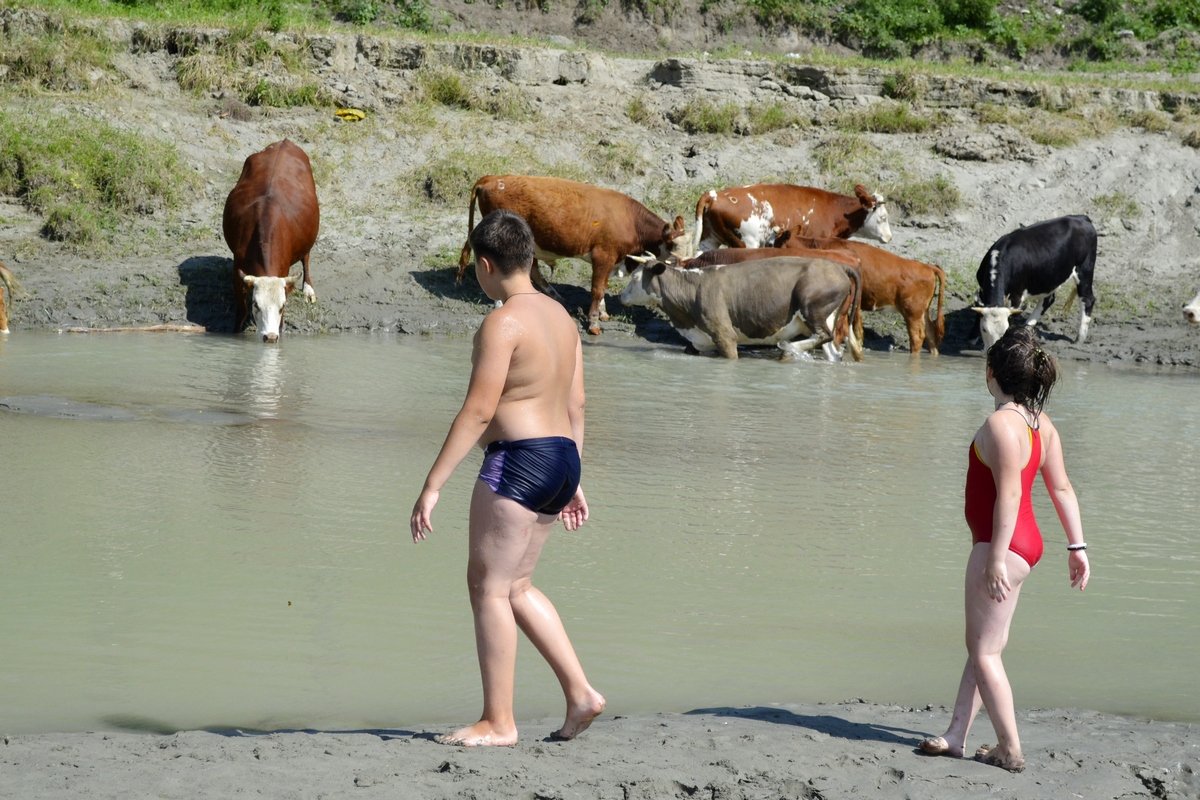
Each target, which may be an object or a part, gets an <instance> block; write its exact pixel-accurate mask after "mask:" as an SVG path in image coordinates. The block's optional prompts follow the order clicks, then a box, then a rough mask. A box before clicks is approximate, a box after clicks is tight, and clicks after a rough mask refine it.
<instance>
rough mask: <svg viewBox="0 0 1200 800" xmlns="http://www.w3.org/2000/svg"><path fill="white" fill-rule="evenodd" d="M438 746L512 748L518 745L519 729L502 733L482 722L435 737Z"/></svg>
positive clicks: (489, 724) (488, 723) (490, 724)
mask: <svg viewBox="0 0 1200 800" xmlns="http://www.w3.org/2000/svg"><path fill="white" fill-rule="evenodd" d="M433 740H434V741H435V742H437V743H438V744H449V745H456V746H458V747H512V746H513V745H515V744H516V743H517V729H516V728H513V729H512V731H510V732H501V731H497V730H495V729H494V728H492V723H490V722H487V721H486V720H480V721H479V722H476V723H475V724H474V725H468V726H467V727H465V728H459V729H458V730H456V731H455V732H454V733H443V734H442V735H440V736H435V737H433Z"/></svg>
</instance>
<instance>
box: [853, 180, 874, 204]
mask: <svg viewBox="0 0 1200 800" xmlns="http://www.w3.org/2000/svg"><path fill="white" fill-rule="evenodd" d="M854 196H855V197H857V198H858V202H860V203H862V205H863V208H874V207H875V195H873V194H871V193H870V192H868V191H867V187H865V186H863V185H862V184H861V183H860V184H857V185H856V186H855V187H854Z"/></svg>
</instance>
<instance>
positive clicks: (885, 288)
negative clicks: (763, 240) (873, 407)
mask: <svg viewBox="0 0 1200 800" xmlns="http://www.w3.org/2000/svg"><path fill="white" fill-rule="evenodd" d="M792 247H802V248H809V249H817V250H832V251H835V252H837V251H841V252H847V253H850V254H852V255H855V256H857V257H858V260H859V264H860V267H859V269H860V270H861V272H862V279H863V289H862V307H863V310H864V311H875V310H877V309H880V308H887V307H888V306H892V307H894V308H895V309H896V310H897V311H899V312H900V315H901V316H903V317H904V322H905V325H907V326H908V347H909V351H910V352H912V353H914V354H915V353H919V352H921V346H922V345H923V344H926V343H927V344H928V345H929V352H930V353H932V354H933V355H937V353H938V347H939V346H941V343H942V338H943V337H944V336H945V335H946V318H945V317H944V316H943V314H942V304H943V302H944V300H945V293H946V273H945V272H943V271H942V268H941V267H939V266H937V265H935V264H926V263H925V262H923V261H914V260H912V259H910V258H903V257H901V256H898V255H896V254H895V253H891V252H889V251H887V250H884V249H882V248H879V247H874V246H873V245H869V244H867V243H866V242H856V241H854V240H853V239H811V238H806V237H792V238H789V239H788V240H787V241H786V242H784V246H783V248H781V250H780V252H784V253H788V252H791V250H790V248H792ZM935 292H936V293H937V313H936V316H934V317H933V318H932V320H930V321H931V322H932V323H933V327H932V329H931V330H929V331H928V334H929V335H928V338H927V337H926V332H927V329H926V315H927V314H928V313H929V304H930V303H931V302H933V295H934V293H935ZM859 325H860V327H859V328H858V335H859V338H860V339H861V338H862V327H861V325H862V322H861V317H860V321H859Z"/></svg>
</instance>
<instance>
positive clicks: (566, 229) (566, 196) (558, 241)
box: [458, 175, 683, 335]
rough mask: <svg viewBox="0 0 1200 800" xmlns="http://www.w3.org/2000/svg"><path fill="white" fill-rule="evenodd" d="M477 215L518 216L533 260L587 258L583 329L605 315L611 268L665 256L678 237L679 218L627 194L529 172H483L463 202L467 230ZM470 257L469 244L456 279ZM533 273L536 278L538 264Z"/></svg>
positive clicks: (595, 328) (591, 329) (595, 327)
mask: <svg viewBox="0 0 1200 800" xmlns="http://www.w3.org/2000/svg"><path fill="white" fill-rule="evenodd" d="M476 204H478V206H479V213H480V215H481V216H486V215H487V214H490V213H491V212H493V211H495V210H496V209H498V208H502V209H505V210H507V211H512V212H513V213H515V214H519V215H520V216H521V217H523V218H524V219H525V221H526V222H528V223H529V227H530V228H531V229H532V230H533V239H534V244H535V247H536V251H535V252H536V255H537V258H539V259H541V260H543V261H545V262H546V263H547V264H548V265H550V268H551V269H553V268H554V264H555V262H556V261H557V260H558V259H560V258H582V259H584V260H585V261H590V262H592V304H591V307H590V308H589V309H588V333H590V334H593V335H596V334H599V333H600V321H601V320H607V319H608V311H607V309H605V307H604V292H605V290H606V289H607V288H608V276H609V274H611V273H612V270H613V267H614V266H615V265H616V264H617V263H619V262H622V261H623V260H624V259H625V257H626V256H629V255H634V254H641V253H645V252H649V253H651V254H653V255H654V256H656V257H660V258H666V257H667V256H669V255H670V254H671V251H672V250H673V248H674V247H675V242H676V240H677V239H679V237H681V236H683V217H676V218H675V224H674V225H673V226H672V225H668V224H667V223H666V222H665V221H663V220H662V219H661V218H660V217H658V216H657V215H656V214H654V213H653V212H652V211H650V209H648V208H646V207H645V206H644V205H642V204H641V203H639V202H638V201H636V200H634V199H633V198H632V197H629V196H628V195H624V194H621V193H620V192H616V191H613V190H612V189H603V188H600V187H599V186H592V185H591V184H587V183H577V182H575V181H568V180H564V179H562V178H545V177H535V176H528V175H485V176H484V177H482V178H480V179H479V180H478V181H476V182H475V188H473V189H472V190H471V202H470V203H469V205H468V217H467V232H468V234H469V233H470V231H471V230H472V229H473V228H474V227H475V206H476ZM470 259H471V242H470V240H469V239H468V241H467V243H466V244H465V245H463V249H462V255H461V256H460V257H459V260H458V279H459V280H460V281H461V280H462V276H463V273H464V272H466V269H467V264H468V263H469V262H470ZM533 277H534V278H535V280H538V281H540V273H539V272H538V265H537V262H536V261H535V262H534V264H533Z"/></svg>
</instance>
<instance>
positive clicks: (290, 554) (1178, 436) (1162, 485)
mask: <svg viewBox="0 0 1200 800" xmlns="http://www.w3.org/2000/svg"><path fill="white" fill-rule="evenodd" d="M468 357H469V342H468V341H466V340H457V339H456V340H436V339H417V338H411V337H410V338H402V337H371V336H341V337H337V336H325V337H293V338H289V339H287V340H285V341H284V343H283V344H282V346H280V347H275V348H269V347H264V346H263V345H261V344H260V343H258V342H255V341H253V340H252V339H250V338H246V339H232V338H222V337H207V336H175V335H108V336H92V337H86V336H69V335H68V336H56V335H50V334H36V333H22V334H21V335H19V336H18V335H13V336H12V337H10V338H9V339H8V340H6V341H0V403H3V404H4V405H5V408H4V409H0V442H2V443H3V445H2V447H3V453H4V455H5V459H4V460H5V470H4V474H3V477H2V479H0V531H2V532H3V533H2V535H0V607H2V608H3V610H4V611H3V614H2V615H0V652H2V656H0V730H3V731H5V732H12V733H16V732H22V731H60V730H61V731H67V730H85V729H97V728H100V729H103V728H115V727H134V728H146V729H155V730H157V729H162V730H170V729H178V728H195V727H206V726H221V727H225V726H239V727H257V728H279V727H306V728H307V727H312V728H344V727H362V726H383V727H392V728H403V727H405V726H419V725H422V724H429V725H435V726H436V725H440V724H448V723H452V722H460V721H463V720H466V719H468V718H472V719H473V718H474V717H473V716H472V715H473V714H476V713H477V712H478V704H479V688H478V676H477V672H476V664H475V655H474V650H473V638H472V628H471V618H470V612H469V607H468V605H467V601H466V595H465V591H464V585H463V572H464V563H465V524H464V523H465V515H466V505H467V497H468V494H469V491H470V488H471V484H472V476H473V473H474V471H475V469H477V467H478V462H479V457H478V456H475V455H473V456H472V457H471V458H469V459H468V461H467V462H466V463H464V464H463V466H462V467H461V468H460V470H459V473H458V475H456V477H455V479H454V480H452V481H451V483H450V485H449V486H448V487H447V489H446V491H444V492H443V498H442V502H441V505H440V506H439V509H438V512H437V514H436V515H435V528H436V530H435V533H434V535H433V536H432V538H431V540H430V541H428V542H426V543H424V544H422V545H419V546H414V545H413V544H412V543H411V542H410V541H409V537H408V535H407V530H406V528H407V517H408V512H409V510H410V508H411V505H412V502H413V500H414V499H415V495H416V491H417V489H418V487H419V486H420V483H421V480H422V479H423V477H424V474H425V471H426V470H427V469H428V466H429V463H430V461H431V459H432V458H433V456H434V455H435V453H436V450H437V448H438V446H439V445H440V443H441V440H442V437H443V436H444V434H445V429H446V426H447V424H448V423H449V420H450V418H451V416H452V415H453V413H454V412H455V411H456V410H457V407H458V404H459V402H460V401H461V396H462V392H463V389H464V388H465V383H466V375H467V367H468ZM585 358H586V364H587V378H588V385H589V405H588V427H587V435H588V440H587V445H586V453H585V488H586V490H587V492H588V496H589V499H590V501H591V503H592V510H593V518H592V521H591V522H590V523H589V524H588V525H587V526H586V527H585V528H584V529H583V531H581V532H579V533H576V534H566V533H563V534H562V535H560V536H558V537H556V539H555V540H553V541H552V543H551V546H550V547H549V548H548V549H547V552H546V555H545V557H544V559H543V563H542V565H541V567H540V569H539V573H538V578H539V582H540V584H541V586H542V587H543V588H544V589H545V591H546V592H547V594H548V595H550V597H551V598H552V599H554V600H555V601H556V603H557V605H558V608H559V610H560V612H561V613H562V614H563V616H564V617H565V619H566V620H567V624H568V628H569V630H570V632H571V633H572V635H573V637H574V639H575V641H576V644H577V647H578V650H579V651H580V654H581V656H582V657H583V660H584V663H585V665H586V666H587V668H588V671H589V674H590V677H591V679H592V681H593V682H594V683H595V684H596V686H597V687H599V688H600V689H601V690H602V691H604V692H605V693H606V694H607V695H608V696H609V698H610V703H611V709H612V711H613V712H615V713H640V712H651V711H658V710H687V709H691V708H697V707H710V706H716V705H740V704H747V703H770V702H788V701H797V702H800V701H803V702H810V701H823V700H830V701H833V700H844V699H847V698H856V697H861V698H864V699H867V700H872V701H879V702H895V703H902V704H910V705H924V704H926V703H933V704H942V703H950V702H951V701H952V699H953V692H954V689H955V686H956V682H957V678H958V672H959V670H960V668H961V663H962V645H961V637H962V634H961V624H962V623H961V572H962V566H963V563H964V561H965V558H966V553H967V547H968V545H967V538H966V536H967V534H966V532H965V526H964V524H963V522H962V519H961V515H962V511H961V502H962V500H961V493H962V482H963V476H964V469H965V463H966V462H965V457H966V446H967V441H968V439H969V437H970V435H971V433H972V432H973V431H974V429H975V428H976V427H977V425H978V424H979V422H980V421H981V420H982V419H983V417H984V416H985V414H986V412H987V411H988V410H989V408H990V405H989V402H988V397H987V395H986V393H985V391H984V389H983V385H982V370H981V366H980V362H979V361H978V360H977V359H969V358H942V359H940V360H932V359H928V358H926V359H924V360H922V361H920V362H912V361H910V359H909V358H908V357H907V356H904V355H898V354H897V355H895V356H888V355H884V354H880V353H868V358H867V361H865V362H864V363H862V364H860V365H836V366H831V365H827V364H823V363H799V364H788V365H781V364H778V363H773V362H769V361H766V360H761V359H743V360H742V361H740V362H738V363H735V364H730V363H725V362H721V361H717V360H714V359H702V358H693V357H687V356H683V355H682V354H680V353H679V352H678V350H677V349H676V348H661V347H660V348H652V347H649V346H642V345H641V344H640V343H638V342H636V341H635V340H632V339H628V338H626V339H623V340H618V339H617V337H612V338H611V339H610V340H606V341H603V342H602V343H599V344H594V343H589V346H588V348H587V350H586V356H585ZM1064 366H1065V372H1066V377H1065V380H1064V382H1063V384H1062V386H1061V387H1060V389H1059V390H1058V391H1057V393H1056V395H1055V396H1054V397H1053V398H1052V400H1051V411H1052V413H1053V414H1054V415H1055V418H1056V421H1057V422H1058V425H1059V427H1060V429H1061V430H1062V431H1063V433H1064V436H1065V437H1066V439H1067V441H1068V443H1069V449H1068V452H1067V457H1068V465H1069V468H1070V470H1071V473H1072V477H1073V478H1074V480H1075V483H1076V485H1077V488H1078V491H1079V494H1080V496H1081V498H1082V502H1083V508H1084V519H1085V525H1086V528H1087V534H1088V540H1089V543H1090V544H1091V549H1090V550H1089V552H1090V553H1091V555H1092V563H1093V569H1094V578H1093V584H1092V587H1091V588H1090V589H1089V590H1088V591H1087V592H1086V593H1085V594H1083V595H1080V594H1079V593H1077V592H1072V591H1070V590H1069V588H1068V584H1067V577H1066V560H1065V552H1064V550H1063V546H1062V545H1063V538H1062V534H1061V532H1060V530H1059V528H1058V527H1057V523H1056V521H1055V519H1054V516H1053V511H1052V509H1051V507H1050V505H1049V503H1048V501H1046V499H1045V497H1044V492H1042V493H1041V494H1040V495H1039V504H1038V506H1037V508H1038V511H1039V515H1040V519H1041V520H1042V523H1043V528H1044V530H1045V531H1046V533H1047V555H1046V557H1045V559H1044V560H1043V562H1042V564H1041V565H1040V566H1039V568H1038V570H1037V571H1036V572H1035V573H1034V575H1033V576H1032V578H1031V579H1030V581H1029V583H1027V585H1026V589H1025V591H1024V596H1023V598H1022V606H1021V608H1020V609H1019V610H1018V618H1017V621H1016V624H1015V626H1014V631H1013V636H1012V640H1011V644H1010V648H1009V652H1008V654H1007V657H1006V663H1007V665H1008V669H1009V672H1010V675H1011V677H1012V680H1013V683H1014V686H1015V687H1016V691H1017V701H1018V703H1019V704H1020V705H1021V706H1023V707H1032V706H1083V707H1089V708H1095V709H1101V710H1105V711H1114V712H1120V713H1129V714H1136V715H1148V716H1154V717H1160V718H1178V719H1188V720H1200V694H1198V693H1197V692H1196V691H1195V687H1194V678H1193V676H1192V672H1193V669H1192V667H1194V665H1195V664H1196V661H1197V656H1198V655H1200V644H1198V642H1200V637H1198V636H1197V633H1198V632H1200V630H1198V629H1200V623H1198V622H1197V618H1196V613H1195V610H1196V608H1197V607H1200V538H1197V537H1196V536H1195V508H1196V502H1195V497H1196V491H1197V487H1198V486H1200V414H1198V413H1197V411H1196V409H1197V404H1196V397H1197V395H1198V393H1200V376H1198V375H1197V374H1195V373H1151V372H1145V371H1139V372H1136V373H1130V372H1121V371H1116V370H1112V369H1109V368H1104V367H1098V366H1093V365H1081V364H1076V363H1068V364H1065V365H1064ZM522 647H523V649H522V651H521V655H520V664H519V668H518V672H519V677H518V684H519V685H518V687H517V688H518V714H519V716H520V717H522V718H529V717H534V716H543V715H552V714H555V713H557V712H558V711H559V709H560V703H561V700H560V697H559V695H558V693H557V688H556V685H555V682H554V678H553V676H552V675H551V674H550V672H549V670H548V669H547V668H546V667H545V666H544V665H543V664H542V663H541V662H540V660H538V658H537V657H536V654H535V653H534V652H533V651H532V649H531V648H529V647H528V646H526V645H524V644H523V645H522Z"/></svg>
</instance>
